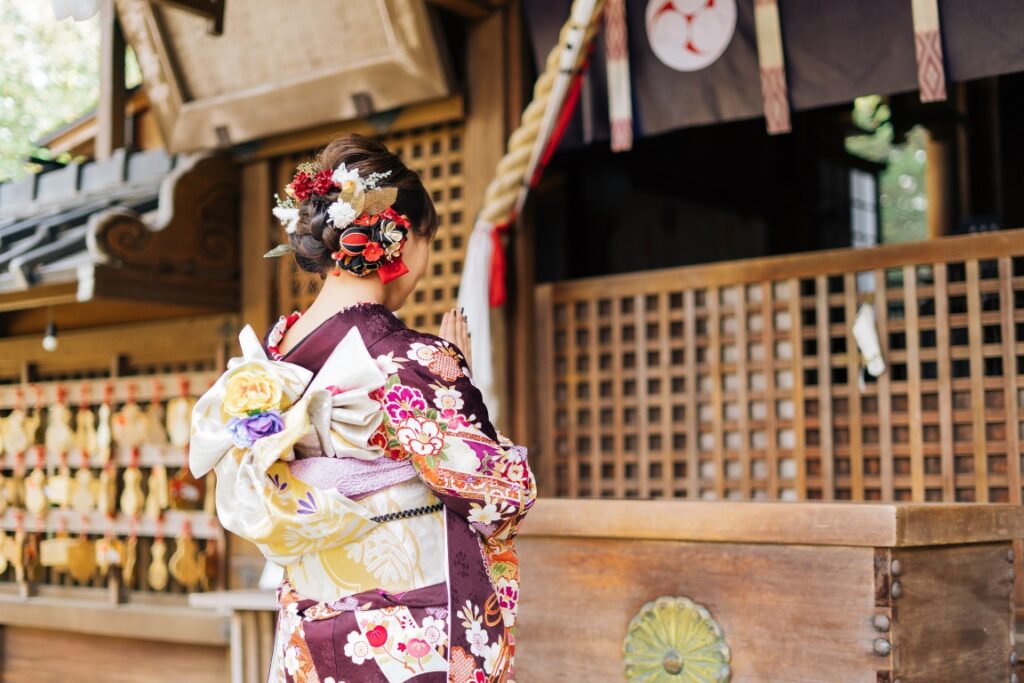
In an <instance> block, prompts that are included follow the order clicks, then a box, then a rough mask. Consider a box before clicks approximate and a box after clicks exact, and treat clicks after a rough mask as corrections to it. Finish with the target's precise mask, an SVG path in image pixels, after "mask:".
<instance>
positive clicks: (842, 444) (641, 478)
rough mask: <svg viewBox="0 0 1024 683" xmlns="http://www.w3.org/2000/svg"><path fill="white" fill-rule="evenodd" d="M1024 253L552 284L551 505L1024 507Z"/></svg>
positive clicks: (778, 262) (986, 247)
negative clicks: (867, 334)
mask: <svg viewBox="0 0 1024 683" xmlns="http://www.w3.org/2000/svg"><path fill="white" fill-rule="evenodd" d="M1022 255H1024V231H1021V230H1015V231H1007V232H1002V233H993V234H987V235H970V236H964V237H956V238H948V239H942V240H935V241H930V242H924V243H915V244H906V245H896V246H891V247H882V248H877V249H868V250H841V251H833V252H819V253H814V254H806V255H799V256H787V257H779V258H770V259H758V260H754V261H738V262H734V263H721V264H715V265H711V266H700V267H688V268H679V269H671V270H660V271H651V272H648V273H637V274H629V275H621V276H610V277H603V278H594V279H589V280H579V281H571V282H560V283H555V284H551V285H542V286H540V287H539V288H538V289H537V292H536V323H537V324H536V328H537V336H538V344H539V346H538V365H539V367H538V374H537V377H538V394H539V399H540V400H539V404H538V412H537V419H538V424H539V445H540V449H539V451H540V452H539V453H537V454H536V455H535V456H534V463H535V468H536V469H538V471H539V477H538V479H539V481H540V485H541V487H542V490H543V491H544V492H545V493H546V494H549V495H556V496H570V497H576V496H582V497H618V498H623V497H624V498H657V497H682V498H703V499H708V498H712V499H713V498H719V499H722V498H729V499H815V498H820V499H853V500H914V501H978V502H986V501H991V502H1014V503H1019V502H1020V501H1021V477H1020V472H1021V462H1020V445H1019V434H1020V429H1021V421H1020V415H1019V410H1020V403H1021V395H1020V392H1021V390H1022V389H1024V384H1022V382H1021V368H1022V365H1024V360H1022V354H1021V347H1020V343H1021V340H1022V339H1024V296H1022V294H1021V291H1022V290H1024V257H1022ZM866 301H873V302H874V303H875V310H876V314H877V319H878V331H879V334H880V338H881V346H882V352H883V355H884V357H885V360H886V363H887V364H888V370H887V372H886V373H885V374H883V375H882V376H881V377H879V378H878V379H877V380H876V379H874V378H870V377H868V378H867V380H866V382H865V383H864V384H863V386H862V385H861V383H860V381H859V373H860V367H861V361H860V357H859V353H858V351H857V347H856V344H855V341H854V339H853V335H852V331H851V328H852V324H853V320H854V317H855V315H856V313H857V310H858V307H859V306H860V305H861V304H862V303H864V302H866Z"/></svg>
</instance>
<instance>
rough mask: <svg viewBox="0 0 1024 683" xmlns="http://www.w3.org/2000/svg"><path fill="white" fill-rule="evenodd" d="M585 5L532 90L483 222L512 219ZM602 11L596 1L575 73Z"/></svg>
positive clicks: (486, 199) (567, 25)
mask: <svg viewBox="0 0 1024 683" xmlns="http://www.w3.org/2000/svg"><path fill="white" fill-rule="evenodd" d="M582 2H583V0H574V2H573V7H572V10H570V12H569V19H568V20H567V21H566V22H565V24H564V25H563V26H562V30H561V31H560V32H559V34H558V44H557V45H555V47H553V48H552V49H551V52H549V53H548V58H547V61H546V62H545V65H544V72H543V73H541V75H540V76H539V77H538V78H537V82H536V83H535V84H534V86H533V99H532V100H530V104H528V105H527V106H526V109H525V110H524V111H523V115H522V120H521V121H520V123H519V127H518V128H516V130H515V131H514V132H513V133H512V135H511V136H510V137H509V140H508V148H507V151H506V152H505V156H503V157H502V158H501V161H499V162H498V166H497V170H496V171H495V176H494V179H493V180H491V182H490V184H488V185H487V190H486V191H485V192H484V203H483V208H482V209H481V210H480V219H481V220H484V221H487V222H489V223H492V224H501V223H504V222H507V221H508V219H509V218H510V217H511V213H512V210H513V207H514V206H515V204H516V200H517V199H518V197H519V192H520V190H521V189H522V187H523V183H525V182H528V181H529V180H530V179H529V178H526V173H527V171H528V170H529V169H528V168H527V167H528V165H529V163H530V156H531V153H532V152H533V148H534V146H535V144H536V142H537V137H538V136H539V135H540V132H541V124H542V122H543V120H544V112H545V110H546V109H547V106H548V100H549V98H550V95H551V89H552V86H553V85H554V82H555V79H556V78H557V77H558V74H559V71H560V69H561V58H562V54H563V53H564V52H565V50H566V49H567V43H568V40H569V37H570V35H571V34H572V32H573V29H574V28H576V27H574V26H573V23H572V22H573V16H574V15H575V13H576V11H575V10H576V7H577V5H578V4H581V3H582ZM603 9H604V0H597V2H595V3H594V11H593V13H592V14H591V16H590V21H589V23H588V24H587V27H586V33H585V34H584V42H583V48H582V49H581V50H580V51H579V56H578V58H577V60H576V63H575V64H573V67H572V68H573V69H574V70H575V69H579V68H580V67H581V66H582V65H583V62H584V61H585V60H586V58H587V55H588V53H589V47H590V44H591V43H593V41H594V38H595V37H596V36H597V33H598V31H599V30H600V28H601V15H602V11H603Z"/></svg>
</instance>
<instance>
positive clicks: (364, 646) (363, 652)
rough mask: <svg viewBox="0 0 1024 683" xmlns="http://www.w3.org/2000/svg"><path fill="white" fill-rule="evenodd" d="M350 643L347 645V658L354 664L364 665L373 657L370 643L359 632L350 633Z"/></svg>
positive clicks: (348, 638)
mask: <svg viewBox="0 0 1024 683" xmlns="http://www.w3.org/2000/svg"><path fill="white" fill-rule="evenodd" d="M347 640H348V642H347V643H345V656H346V657H348V658H349V659H351V660H352V663H353V664H356V665H358V664H362V663H363V662H365V661H366V660H367V659H370V658H371V657H372V656H373V653H372V652H371V651H370V643H369V642H368V641H367V640H366V636H364V635H363V634H362V633H360V632H359V631H349V632H348V637H347Z"/></svg>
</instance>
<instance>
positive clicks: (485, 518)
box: [466, 503, 501, 524]
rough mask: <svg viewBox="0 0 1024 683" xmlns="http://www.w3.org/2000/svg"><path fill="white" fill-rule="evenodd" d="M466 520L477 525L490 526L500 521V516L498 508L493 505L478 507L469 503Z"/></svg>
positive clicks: (476, 504) (477, 504)
mask: <svg viewBox="0 0 1024 683" xmlns="http://www.w3.org/2000/svg"><path fill="white" fill-rule="evenodd" d="M466 519H468V520H469V521H471V522H477V523H478V524H491V523H493V522H497V521H498V520H500V519H501V514H500V513H499V512H498V506H497V505H495V504H494V503H487V504H486V505H484V506H483V507H480V504H479V503H470V504H469V514H468V515H466Z"/></svg>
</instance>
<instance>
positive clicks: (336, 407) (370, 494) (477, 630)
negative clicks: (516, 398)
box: [190, 136, 536, 683]
mask: <svg viewBox="0 0 1024 683" xmlns="http://www.w3.org/2000/svg"><path fill="white" fill-rule="evenodd" d="M274 213H275V215H276V216H277V217H278V218H279V219H280V220H281V221H282V225H284V227H285V230H286V232H287V233H288V244H287V245H284V246H283V247H279V248H278V249H276V250H274V251H275V252H286V251H287V252H292V253H293V256H294V258H295V259H296V262H297V263H298V265H299V266H300V267H301V268H303V269H304V270H307V271H311V272H314V273H317V274H319V275H320V276H321V277H322V278H323V280H324V282H323V286H322V288H321V290H320V293H319V295H318V296H317V298H316V300H315V301H314V302H313V304H312V305H311V306H310V307H309V309H308V310H307V311H306V312H305V313H302V314H299V313H293V314H291V315H289V316H287V317H283V318H281V320H280V321H279V322H278V323H277V324H276V325H275V326H274V327H273V328H272V329H271V330H270V331H269V333H268V334H267V335H266V336H265V338H264V339H263V340H262V341H260V340H258V339H257V338H256V335H255V334H254V333H253V331H252V329H251V328H246V329H245V330H243V332H242V335H241V337H240V341H241V345H242V352H243V355H242V356H241V357H239V358H235V359H232V361H231V362H230V363H229V365H228V370H227V372H225V373H224V374H223V375H222V376H221V377H220V379H219V380H218V381H217V382H216V384H215V385H214V386H213V387H212V388H211V389H210V390H209V391H208V392H207V393H206V394H205V395H204V396H203V397H202V398H201V399H200V400H199V402H198V403H197V405H196V408H195V411H194V413H193V425H192V430H193V435H192V436H193V438H192V445H191V454H190V466H191V468H192V471H193V473H194V474H195V475H196V476H197V477H201V476H203V475H204V474H206V472H208V471H210V470H211V469H212V470H215V471H216V473H217V511H218V515H219V517H220V520H221V522H222V523H223V525H224V527H225V528H226V529H228V530H229V531H232V532H233V533H235V534H238V535H239V536H241V537H243V538H246V539H248V540H250V541H252V542H253V543H255V544H256V545H257V546H258V547H259V548H260V550H261V551H262V552H263V553H264V554H265V555H266V556H267V558H269V559H270V560H272V561H274V562H276V563H278V564H280V565H282V566H283V567H284V569H285V578H284V580H283V582H282V583H281V585H280V587H279V588H278V604H279V615H278V625H277V638H276V643H275V648H274V650H275V652H274V659H273V662H272V666H271V681H275V682H284V683H293V682H294V683H314V682H317V683H342V682H346V683H356V682H367V683H370V682H374V683H376V682H382V683H383V682H388V683H398V682H401V681H416V682H418V683H431V682H438V683H439V682H442V681H454V682H455V683H467V682H471V683H483V682H485V681H486V682H502V683H505V682H508V681H512V664H513V654H514V652H515V636H516V605H517V603H518V600H519V569H518V562H517V559H516V552H515V547H514V545H513V539H514V537H515V535H516V532H517V530H518V528H519V525H520V522H521V521H522V519H523V516H524V515H525V513H526V511H527V510H528V509H529V508H530V506H531V505H532V504H533V501H534V497H535V495H536V486H535V484H534V480H533V476H532V474H531V473H530V469H529V467H528V465H527V462H526V450H525V449H524V448H522V447H519V446H516V445H514V444H512V443H511V442H510V441H509V440H507V439H506V438H504V437H503V436H502V435H501V434H499V433H498V432H497V430H496V429H495V428H494V426H493V425H492V424H491V423H490V420H489V419H488V414H487V408H486V406H485V405H484V403H483V401H482V399H481V395H480V392H479V391H478V390H477V388H476V387H475V386H474V385H473V382H472V379H471V374H470V362H469V355H468V354H469V352H470V351H469V348H470V347H469V338H468V334H467V332H466V325H465V320H464V318H463V317H462V315H461V313H460V312H458V311H454V310H453V311H450V312H449V313H448V314H446V315H445V317H444V321H443V322H442V324H441V329H440V333H439V334H438V335H437V336H435V335H433V334H428V333H425V332H420V331H416V330H412V329H409V328H408V327H406V326H405V325H404V324H403V323H402V322H401V321H400V320H399V319H398V318H397V317H395V315H394V314H393V313H392V311H394V310H397V309H398V308H400V307H401V305H402V303H403V302H404V301H405V300H406V298H407V297H408V296H409V294H410V293H411V292H412V291H413V289H414V288H415V286H416V283H417V282H418V281H419V279H420V278H421V277H422V276H423V274H424V272H426V268H427V260H428V255H429V252H430V241H431V239H432V238H433V236H434V233H435V232H436V230H437V226H438V219H437V214H436V213H435V210H434V206H433V203H432V201H431V199H430V195H429V194H428V193H427V192H426V190H425V189H424V187H423V184H422V182H421V181H420V178H419V176H418V175H417V174H416V173H414V172H412V171H410V170H409V169H408V168H407V167H406V166H405V165H404V164H403V163H402V161H401V160H400V159H399V158H398V157H397V156H395V155H394V154H392V153H390V152H389V151H388V150H387V149H386V148H385V147H384V146H383V145H381V144H379V143H377V142H375V141H372V140H369V139H366V138H361V137H357V136H353V137H344V138H341V139H339V140H336V141H334V142H333V143H331V144H330V145H329V146H328V147H327V148H326V149H325V150H324V151H323V152H322V153H321V155H320V156H319V158H318V159H317V160H316V162H314V163H312V164H303V165H302V166H300V167H299V170H298V172H297V173H296V174H295V177H294V179H293V180H292V182H291V183H290V184H289V186H288V187H287V189H286V197H285V199H284V200H280V199H279V200H278V206H277V208H276V209H275V210H274Z"/></svg>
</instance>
